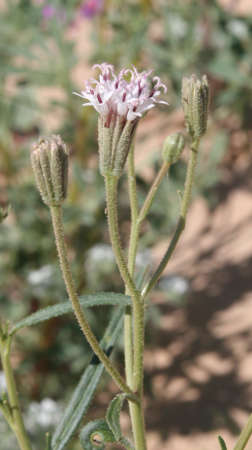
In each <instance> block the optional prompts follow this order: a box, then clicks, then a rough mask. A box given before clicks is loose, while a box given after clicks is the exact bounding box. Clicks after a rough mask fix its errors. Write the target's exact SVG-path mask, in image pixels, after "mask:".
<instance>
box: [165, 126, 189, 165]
mask: <svg viewBox="0 0 252 450" xmlns="http://www.w3.org/2000/svg"><path fill="white" fill-rule="evenodd" d="M184 147H185V138H184V136H183V134H182V133H179V132H178V133H174V134H171V135H170V136H168V137H167V138H166V139H165V141H164V144H163V151H162V157H163V160H164V161H166V162H167V163H169V164H174V163H176V162H177V161H178V159H179V158H180V156H181V153H182V152H183V150H184Z"/></svg>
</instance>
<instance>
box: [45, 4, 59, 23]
mask: <svg viewBox="0 0 252 450" xmlns="http://www.w3.org/2000/svg"><path fill="white" fill-rule="evenodd" d="M55 14H56V8H55V7H54V6H52V5H49V3H47V4H46V5H45V6H44V7H43V9H42V16H43V18H44V19H46V20H50V19H51V18H52V17H54V16H55Z"/></svg>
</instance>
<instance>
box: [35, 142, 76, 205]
mask: <svg viewBox="0 0 252 450" xmlns="http://www.w3.org/2000/svg"><path fill="white" fill-rule="evenodd" d="M68 156H69V152H68V149H67V146H66V144H65V143H64V142H63V140H62V139H61V137H60V136H58V135H53V136H51V137H48V138H42V139H40V140H39V141H38V143H36V144H34V146H33V148H32V151H31V163H32V168H33V171H34V175H35V180H36V184H37V187H38V190H39V192H40V194H41V197H42V200H43V201H44V203H45V204H46V205H48V206H59V205H61V204H62V202H63V201H64V199H65V198H66V195H67V178H68Z"/></svg>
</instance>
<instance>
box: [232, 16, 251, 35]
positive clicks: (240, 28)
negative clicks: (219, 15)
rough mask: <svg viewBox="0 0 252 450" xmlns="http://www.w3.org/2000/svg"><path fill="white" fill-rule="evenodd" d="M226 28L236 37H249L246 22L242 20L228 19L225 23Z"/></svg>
mask: <svg viewBox="0 0 252 450" xmlns="http://www.w3.org/2000/svg"><path fill="white" fill-rule="evenodd" d="M227 28H228V30H229V31H230V33H232V34H233V36H235V37H237V38H238V39H247V38H249V30H248V27H247V24H246V23H245V22H243V21H242V20H237V19H234V20H230V22H229V23H228V25H227Z"/></svg>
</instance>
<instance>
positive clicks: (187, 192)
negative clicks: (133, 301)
mask: <svg viewBox="0 0 252 450" xmlns="http://www.w3.org/2000/svg"><path fill="white" fill-rule="evenodd" d="M199 142H200V141H199V139H196V140H195V141H193V142H192V144H191V154H190V159H189V163H188V167H187V172H186V180H185V187H184V193H183V197H182V200H181V206H180V217H179V220H178V223H177V227H176V229H175V232H174V235H173V237H172V240H171V242H170V244H169V246H168V248H167V250H166V252H165V254H164V256H163V258H162V261H161V262H160V264H159V266H158V268H157V270H156V271H155V273H154V274H153V276H152V278H151V279H150V281H149V282H148V283H147V284H146V285H145V287H144V289H143V290H142V297H143V298H145V297H146V295H147V294H148V293H149V292H150V290H151V289H152V288H153V287H154V286H155V284H156V283H157V281H158V279H159V277H160V275H161V274H162V273H163V271H164V269H165V267H166V266H167V263H168V261H169V260H170V258H171V256H172V254H173V252H174V250H175V248H176V245H177V243H178V241H179V238H180V236H181V233H182V231H183V230H184V228H185V223H186V215H187V211H188V207H189V202H190V199H191V193H192V186H193V181H194V175H195V169H196V164H197V156H198V148H199Z"/></svg>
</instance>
